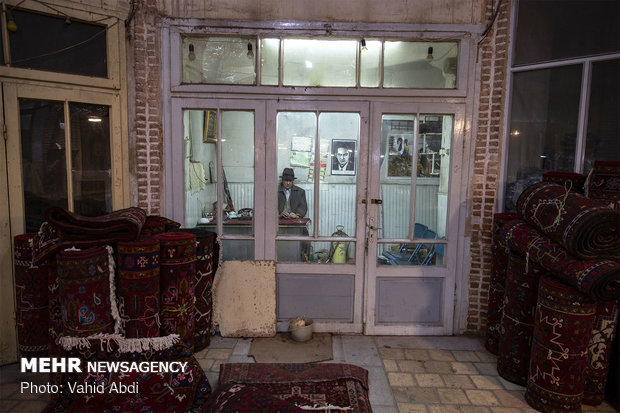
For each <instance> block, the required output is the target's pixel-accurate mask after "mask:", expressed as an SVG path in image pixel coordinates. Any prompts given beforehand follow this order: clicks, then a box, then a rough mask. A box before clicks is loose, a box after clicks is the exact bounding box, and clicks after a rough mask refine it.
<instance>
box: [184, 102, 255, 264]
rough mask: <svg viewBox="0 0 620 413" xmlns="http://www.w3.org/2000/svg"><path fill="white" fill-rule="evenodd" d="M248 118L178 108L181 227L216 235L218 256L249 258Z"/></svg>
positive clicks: (242, 113) (251, 130)
mask: <svg viewBox="0 0 620 413" xmlns="http://www.w3.org/2000/svg"><path fill="white" fill-rule="evenodd" d="M254 116H255V114H254V112H253V111H250V110H222V109H219V110H218V109H216V108H213V109H203V110H188V109H186V110H184V111H183V123H184V125H183V129H184V139H185V153H184V158H185V162H184V164H185V173H184V176H185V178H184V179H185V226H186V227H195V226H200V227H204V228H207V229H209V230H211V231H214V232H217V233H219V234H221V236H220V240H221V242H222V249H223V259H224V260H233V259H234V260H248V259H254V233H255V220H254V198H255V194H254V192H255V191H254V181H255V166H254V163H255V161H254V158H255V151H254V134H255V119H254ZM220 165H221V167H220Z"/></svg>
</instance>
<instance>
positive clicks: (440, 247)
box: [377, 234, 446, 266]
mask: <svg viewBox="0 0 620 413" xmlns="http://www.w3.org/2000/svg"><path fill="white" fill-rule="evenodd" d="M420 238H428V239H432V238H433V237H431V236H428V234H427V235H426V236H422V237H420ZM445 248H446V245H445V244H423V243H403V244H379V246H378V254H377V264H378V265H439V266H441V265H444V256H445Z"/></svg>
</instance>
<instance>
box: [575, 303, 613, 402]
mask: <svg viewBox="0 0 620 413" xmlns="http://www.w3.org/2000/svg"><path fill="white" fill-rule="evenodd" d="M617 323H618V303H617V302H616V301H609V302H599V303H597V304H596V318H595V319H594V326H593V327H592V338H591V339H590V344H589V345H588V363H587V364H586V373H585V375H586V382H585V388H584V392H583V404H588V405H591V406H598V405H599V404H601V403H603V401H604V400H605V385H606V384H607V375H608V372H609V367H610V364H611V360H610V357H611V350H612V346H613V344H612V343H613V339H614V333H615V332H616V331H617V328H618V325H617Z"/></svg>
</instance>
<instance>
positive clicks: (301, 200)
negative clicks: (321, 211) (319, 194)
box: [278, 184, 308, 218]
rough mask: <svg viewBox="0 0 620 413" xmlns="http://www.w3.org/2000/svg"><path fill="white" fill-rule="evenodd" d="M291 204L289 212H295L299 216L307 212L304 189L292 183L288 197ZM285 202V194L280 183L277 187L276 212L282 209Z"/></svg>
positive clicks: (303, 215)
mask: <svg viewBox="0 0 620 413" xmlns="http://www.w3.org/2000/svg"><path fill="white" fill-rule="evenodd" d="M289 202H290V204H291V212H294V213H296V214H297V215H299V216H300V217H302V218H303V217H305V216H306V213H307V212H308V205H307V204H306V191H304V190H303V189H301V188H300V187H298V186H297V185H293V187H292V188H291V195H290V197H289ZM285 204H286V195H285V194H284V187H283V186H282V184H280V186H279V187H278V214H281V213H282V211H284V205H285Z"/></svg>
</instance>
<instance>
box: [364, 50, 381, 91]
mask: <svg viewBox="0 0 620 413" xmlns="http://www.w3.org/2000/svg"><path fill="white" fill-rule="evenodd" d="M381 45H382V42H381V41H380V40H366V46H365V47H366V48H364V46H362V49H361V53H360V67H361V70H360V86H362V87H378V86H379V79H380V78H381V76H380V71H379V70H380V63H381Z"/></svg>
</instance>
